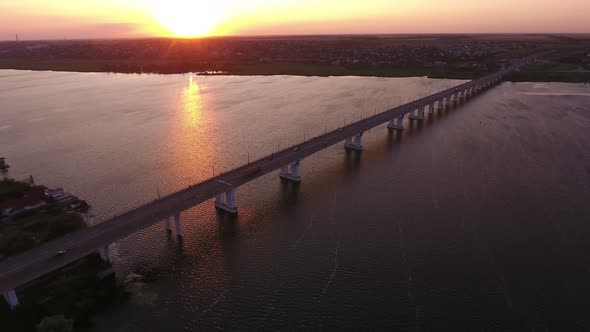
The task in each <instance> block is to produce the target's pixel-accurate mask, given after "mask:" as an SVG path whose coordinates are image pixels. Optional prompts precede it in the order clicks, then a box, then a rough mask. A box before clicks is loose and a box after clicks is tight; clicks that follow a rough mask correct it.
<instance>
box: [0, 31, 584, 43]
mask: <svg viewBox="0 0 590 332" xmlns="http://www.w3.org/2000/svg"><path fill="white" fill-rule="evenodd" d="M518 35H521V36H522V35H525V36H543V35H553V36H558V35H588V36H589V37H590V31H589V32H425V33H415V32H409V33H323V34H281V35H271V34H252V35H211V36H200V37H174V36H137V37H89V38H84V37H80V38H43V39H27V38H25V39H23V38H22V36H20V35H19V38H18V40H15V39H0V42H32V41H37V42H42V41H47V42H50V41H85V40H146V39H175V40H201V39H217V38H284V37H290V38H304V37H339V36H340V37H364V36H518Z"/></svg>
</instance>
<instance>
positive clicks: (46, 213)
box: [0, 177, 125, 331]
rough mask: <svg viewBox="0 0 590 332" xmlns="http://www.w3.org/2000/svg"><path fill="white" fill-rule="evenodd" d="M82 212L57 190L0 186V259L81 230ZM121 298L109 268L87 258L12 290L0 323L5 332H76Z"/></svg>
mask: <svg viewBox="0 0 590 332" xmlns="http://www.w3.org/2000/svg"><path fill="white" fill-rule="evenodd" d="M88 209H89V206H88V204H87V203H86V202H84V201H81V200H79V199H78V198H77V197H75V196H73V195H71V194H68V193H66V192H64V191H63V189H61V188H58V189H49V188H47V187H45V186H41V185H36V184H35V183H34V181H33V179H32V177H31V178H30V179H28V180H25V181H16V180H13V179H4V180H2V181H0V212H1V218H0V260H2V259H5V258H7V257H8V256H15V255H18V254H20V253H22V252H25V251H27V250H30V249H32V248H34V247H37V246H39V245H41V244H42V243H45V242H49V241H51V240H54V239H57V238H60V237H63V236H65V235H66V234H69V233H72V232H76V231H79V230H81V229H84V228H86V227H87V225H86V223H85V221H84V217H83V216H82V214H81V213H87V212H88ZM65 250H67V249H66V248H64V252H57V253H55V255H61V254H63V253H65ZM124 296H125V292H123V291H122V290H121V288H120V287H118V285H117V283H116V281H115V278H114V272H113V270H112V268H111V265H110V263H107V262H104V261H103V260H102V259H101V258H100V256H99V255H98V254H91V255H89V256H86V257H84V258H82V259H80V260H78V261H76V262H74V263H72V264H69V265H67V266H65V267H64V268H61V269H59V270H57V271H54V272H52V273H49V274H47V275H44V276H43V277H41V278H38V279H36V280H34V281H32V282H30V283H28V284H25V285H23V286H21V287H19V288H18V289H16V297H17V298H18V304H17V305H16V306H15V307H14V308H10V307H9V305H8V304H7V303H5V302H4V301H0V302H2V303H1V304H0V321H2V326H3V328H6V329H7V330H9V331H37V330H39V329H40V328H39V326H40V325H41V326H44V327H45V328H46V329H45V330H48V331H50V330H52V329H51V328H54V327H57V326H59V327H61V328H65V329H64V331H67V330H68V328H70V327H71V328H75V330H78V329H79V328H82V327H88V326H90V325H91V318H92V316H93V315H94V314H95V313H97V312H99V311H101V310H103V309H104V308H105V307H106V306H107V305H108V304H109V303H111V302H112V301H115V300H117V299H120V298H122V297H124ZM60 331H61V330H60Z"/></svg>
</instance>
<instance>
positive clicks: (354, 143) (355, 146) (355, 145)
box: [344, 133, 363, 151]
mask: <svg viewBox="0 0 590 332" xmlns="http://www.w3.org/2000/svg"><path fill="white" fill-rule="evenodd" d="M344 148H345V149H346V150H354V151H363V133H360V134H358V135H356V136H354V137H349V138H347V139H346V142H345V143H344Z"/></svg>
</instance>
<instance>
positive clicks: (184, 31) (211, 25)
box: [151, 0, 223, 38]
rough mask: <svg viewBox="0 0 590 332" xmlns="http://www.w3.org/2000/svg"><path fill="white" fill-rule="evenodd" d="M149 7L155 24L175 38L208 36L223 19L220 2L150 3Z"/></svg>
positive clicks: (183, 0) (199, 0)
mask: <svg viewBox="0 0 590 332" xmlns="http://www.w3.org/2000/svg"><path fill="white" fill-rule="evenodd" d="M151 7H152V11H153V15H154V16H155V20H156V21H157V23H158V24H160V25H161V26H162V27H163V28H164V29H165V30H167V32H168V33H169V34H171V35H172V36H175V37H183V38H191V37H202V36H207V35H210V34H212V33H213V32H214V31H215V29H216V28H217V27H218V25H219V24H220V23H221V21H222V19H223V17H222V16H223V15H222V14H223V12H222V6H221V5H220V1H208V0H167V1H152V6H151Z"/></svg>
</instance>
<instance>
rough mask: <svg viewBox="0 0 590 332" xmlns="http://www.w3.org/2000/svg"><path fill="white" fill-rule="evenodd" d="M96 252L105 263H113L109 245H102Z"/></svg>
mask: <svg viewBox="0 0 590 332" xmlns="http://www.w3.org/2000/svg"><path fill="white" fill-rule="evenodd" d="M98 254H99V255H100V258H102V260H103V261H105V262H107V263H113V259H112V258H111V250H110V249H109V246H104V247H103V248H101V249H98Z"/></svg>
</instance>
